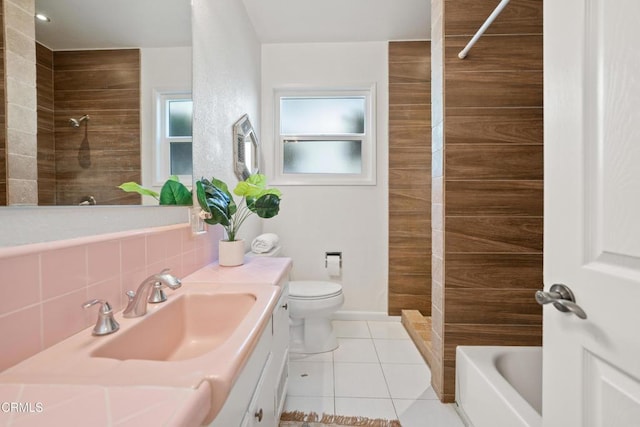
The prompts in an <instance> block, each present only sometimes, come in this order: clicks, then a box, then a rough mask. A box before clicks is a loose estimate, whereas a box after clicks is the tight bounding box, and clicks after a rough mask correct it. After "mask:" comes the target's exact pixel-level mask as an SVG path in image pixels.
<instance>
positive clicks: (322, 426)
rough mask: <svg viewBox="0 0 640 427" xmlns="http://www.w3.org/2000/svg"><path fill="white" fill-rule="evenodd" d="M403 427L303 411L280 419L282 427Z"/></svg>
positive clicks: (389, 422)
mask: <svg viewBox="0 0 640 427" xmlns="http://www.w3.org/2000/svg"><path fill="white" fill-rule="evenodd" d="M343 426H345V427H349V426H365V427H402V426H401V425H400V421H398V420H383V419H380V418H375V419H373V418H365V417H348V416H343V415H328V414H322V416H319V415H318V414H316V413H315V412H310V413H308V414H305V413H304V412H301V411H294V412H283V413H282V416H281V417H280V427H343Z"/></svg>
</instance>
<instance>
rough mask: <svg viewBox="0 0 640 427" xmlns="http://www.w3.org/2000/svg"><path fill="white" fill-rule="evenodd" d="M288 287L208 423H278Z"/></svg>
mask: <svg viewBox="0 0 640 427" xmlns="http://www.w3.org/2000/svg"><path fill="white" fill-rule="evenodd" d="M288 297H289V287H288V283H287V282H285V283H283V284H282V293H281V295H280V299H279V300H278V304H277V305H276V306H275V308H274V309H273V313H272V315H271V319H270V321H269V324H268V325H267V326H266V327H265V329H264V331H263V332H262V335H261V337H260V340H259V341H258V344H257V345H256V348H255V349H254V351H253V353H252V354H251V356H250V358H249V360H248V361H247V363H246V365H245V366H244V368H243V369H242V372H241V373H240V376H239V377H238V378H237V380H236V382H235V384H234V386H233V387H232V388H231V392H230V393H229V396H228V397H227V400H226V402H225V404H224V406H223V407H222V409H221V410H220V412H219V413H218V415H217V416H216V418H215V419H214V420H213V422H212V423H211V424H210V427H232V426H240V427H250V426H256V427H277V426H278V424H279V419H280V414H281V413H282V408H283V406H284V399H285V397H286V395H287V383H288V376H289V363H288V361H289V310H288V308H289V306H288Z"/></svg>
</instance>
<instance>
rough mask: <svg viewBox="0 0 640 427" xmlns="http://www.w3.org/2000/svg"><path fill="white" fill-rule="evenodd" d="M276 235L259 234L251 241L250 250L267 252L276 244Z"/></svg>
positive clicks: (259, 252) (261, 252) (258, 252)
mask: <svg viewBox="0 0 640 427" xmlns="http://www.w3.org/2000/svg"><path fill="white" fill-rule="evenodd" d="M278 240H279V239H278V235H277V234H274V233H265V234H261V235H259V236H258V237H256V238H255V239H253V242H251V252H253V253H254V254H263V253H265V252H269V251H270V250H271V249H273V248H274V247H275V246H276V245H277V244H278Z"/></svg>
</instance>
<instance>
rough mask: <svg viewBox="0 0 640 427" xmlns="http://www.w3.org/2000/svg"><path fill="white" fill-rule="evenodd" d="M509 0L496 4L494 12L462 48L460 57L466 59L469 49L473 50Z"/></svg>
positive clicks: (502, 0)
mask: <svg viewBox="0 0 640 427" xmlns="http://www.w3.org/2000/svg"><path fill="white" fill-rule="evenodd" d="M509 1H511V0H501V1H500V3H499V4H498V6H496V8H495V9H494V10H493V12H491V15H489V17H488V18H487V20H486V21H484V24H482V26H481V27H480V28H479V29H478V31H477V32H476V33H475V35H474V36H473V37H472V38H471V40H469V43H467V45H466V46H465V47H464V49H462V50H461V51H460V53H459V54H458V58H460V59H464V58H466V57H467V54H468V53H469V51H470V50H471V48H472V47H473V45H475V44H476V42H477V41H478V40H479V39H480V37H482V35H483V34H484V32H485V31H487V28H489V26H490V25H491V24H493V21H495V20H496V18H497V17H498V15H500V12H502V10H503V9H504V8H505V7H507V5H508V4H509Z"/></svg>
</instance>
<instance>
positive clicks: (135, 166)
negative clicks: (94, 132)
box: [56, 145, 140, 186]
mask: <svg viewBox="0 0 640 427" xmlns="http://www.w3.org/2000/svg"><path fill="white" fill-rule="evenodd" d="M80 159H82V160H80ZM114 159H118V160H117V161H114ZM87 161H88V162H90V166H89V167H91V168H92V169H96V170H98V171H99V172H100V173H102V172H111V171H138V172H139V171H140V151H139V150H103V149H92V148H90V146H89V147H88V149H85V146H84V145H83V146H81V147H80V148H78V149H75V150H60V149H57V150H56V165H57V167H56V171H57V173H58V177H59V178H60V179H64V178H68V177H70V176H69V175H68V174H69V173H73V172H77V171H81V170H83V169H87V167H86V162H87ZM81 162H82V163H83V164H85V166H82V165H80V163H81ZM122 182H124V181H122ZM122 182H118V183H116V186H118V185H120V184H122Z"/></svg>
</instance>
